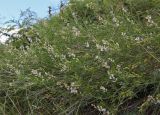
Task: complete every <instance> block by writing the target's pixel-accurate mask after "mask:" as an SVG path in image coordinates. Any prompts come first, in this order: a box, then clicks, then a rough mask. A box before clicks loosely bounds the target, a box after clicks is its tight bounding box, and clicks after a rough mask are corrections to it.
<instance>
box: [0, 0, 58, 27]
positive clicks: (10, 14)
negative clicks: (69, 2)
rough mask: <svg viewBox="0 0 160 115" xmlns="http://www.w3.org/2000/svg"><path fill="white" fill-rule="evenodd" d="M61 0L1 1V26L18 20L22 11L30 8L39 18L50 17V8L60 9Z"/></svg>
mask: <svg viewBox="0 0 160 115" xmlns="http://www.w3.org/2000/svg"><path fill="white" fill-rule="evenodd" d="M59 2H60V0H0V25H1V23H3V22H5V21H7V20H10V19H12V18H16V17H18V16H19V14H20V11H21V10H22V11H24V10H25V9H27V8H30V9H31V10H32V11H35V12H36V13H37V15H38V17H41V18H43V17H46V16H47V15H48V13H47V11H48V6H52V7H58V5H59V4H60V3H59Z"/></svg>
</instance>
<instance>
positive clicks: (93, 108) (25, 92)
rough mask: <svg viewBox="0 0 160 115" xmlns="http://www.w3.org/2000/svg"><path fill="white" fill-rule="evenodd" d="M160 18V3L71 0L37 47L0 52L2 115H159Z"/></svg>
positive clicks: (44, 27) (42, 30) (45, 23)
mask: <svg viewBox="0 0 160 115" xmlns="http://www.w3.org/2000/svg"><path fill="white" fill-rule="evenodd" d="M159 15H160V1H159V0H70V2H69V3H68V4H67V5H66V6H65V7H64V8H63V9H62V10H61V12H60V13H59V14H56V15H54V16H53V17H51V18H50V19H46V20H42V21H39V22H38V23H37V24H36V25H34V26H33V27H31V29H30V30H29V31H28V30H27V31H26V30H24V31H23V32H26V33H23V32H22V34H23V35H28V36H29V38H30V39H31V41H32V42H30V43H28V41H26V38H25V37H26V36H25V37H24V36H21V39H15V40H14V41H13V42H10V43H8V45H0V114H3V115H6V114H7V115H15V114H19V115H37V114H40V115H99V114H102V115H134V114H135V115H137V114H144V115H159V114H160V111H159V110H160V45H159V44H160V30H159V28H160V16H159ZM37 36H38V37H37ZM24 45H25V46H24ZM23 47H25V48H23Z"/></svg>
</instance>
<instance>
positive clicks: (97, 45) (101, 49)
mask: <svg viewBox="0 0 160 115" xmlns="http://www.w3.org/2000/svg"><path fill="white" fill-rule="evenodd" d="M96 47H97V49H98V50H100V51H108V48H107V47H106V46H102V45H99V44H96Z"/></svg>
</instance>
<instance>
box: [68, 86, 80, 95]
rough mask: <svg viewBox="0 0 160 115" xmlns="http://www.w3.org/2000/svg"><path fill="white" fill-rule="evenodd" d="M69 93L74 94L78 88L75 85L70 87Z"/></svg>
mask: <svg viewBox="0 0 160 115" xmlns="http://www.w3.org/2000/svg"><path fill="white" fill-rule="evenodd" d="M70 91H71V93H73V94H76V93H78V90H77V89H76V88H75V87H71V88H70Z"/></svg>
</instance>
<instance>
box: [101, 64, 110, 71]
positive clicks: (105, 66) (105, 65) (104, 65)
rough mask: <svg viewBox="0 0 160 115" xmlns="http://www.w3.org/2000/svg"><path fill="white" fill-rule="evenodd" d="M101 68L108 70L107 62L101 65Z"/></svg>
mask: <svg viewBox="0 0 160 115" xmlns="http://www.w3.org/2000/svg"><path fill="white" fill-rule="evenodd" d="M102 67H104V68H106V69H110V66H109V65H108V63H107V62H104V63H103V65H102Z"/></svg>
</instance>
